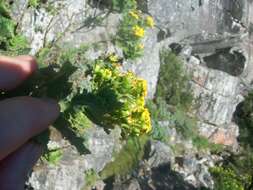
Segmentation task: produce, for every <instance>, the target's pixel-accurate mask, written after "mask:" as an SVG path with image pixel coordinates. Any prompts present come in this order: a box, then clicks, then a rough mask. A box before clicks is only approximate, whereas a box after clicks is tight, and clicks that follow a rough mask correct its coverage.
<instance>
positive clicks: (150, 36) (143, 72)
mask: <svg viewBox="0 0 253 190" xmlns="http://www.w3.org/2000/svg"><path fill="white" fill-rule="evenodd" d="M144 47H145V49H144V56H143V57H141V58H140V59H139V60H137V61H136V62H125V63H124V64H123V66H124V69H125V70H131V71H133V72H134V73H136V74H137V75H138V76H139V77H141V78H144V79H145V80H147V83H148V98H153V97H154V94H155V92H156V85H157V81H158V76H159V69H160V58H159V51H160V47H159V44H158V43H157V31H156V30H152V31H151V30H150V31H148V32H147V36H146V37H145V39H144Z"/></svg>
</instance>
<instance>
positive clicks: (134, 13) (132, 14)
mask: <svg viewBox="0 0 253 190" xmlns="http://www.w3.org/2000/svg"><path fill="white" fill-rule="evenodd" d="M129 15H130V16H132V17H133V18H135V19H136V20H139V18H140V17H139V15H138V13H137V12H136V11H130V12H129Z"/></svg>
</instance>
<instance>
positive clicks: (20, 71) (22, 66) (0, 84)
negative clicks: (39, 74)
mask: <svg viewBox="0 0 253 190" xmlns="http://www.w3.org/2000/svg"><path fill="white" fill-rule="evenodd" d="M36 70H37V63H36V60H35V58H34V57H32V56H18V57H6V56H0V89H1V90H11V89H13V88H15V87H17V86H18V85H20V84H21V83H22V82H23V81H24V80H26V79H27V78H28V77H29V76H30V75H31V74H32V73H33V72H35V71H36Z"/></svg>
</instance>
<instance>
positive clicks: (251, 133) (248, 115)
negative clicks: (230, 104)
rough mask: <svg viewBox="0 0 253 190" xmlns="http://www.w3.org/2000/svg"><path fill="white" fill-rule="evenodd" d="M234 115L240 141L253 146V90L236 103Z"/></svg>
mask: <svg viewBox="0 0 253 190" xmlns="http://www.w3.org/2000/svg"><path fill="white" fill-rule="evenodd" d="M234 117H235V121H236V123H237V124H238V125H239V127H240V136H239V141H240V143H241V144H242V145H244V146H247V145H250V146H251V148H253V138H252V137H253V91H252V92H250V93H249V94H248V96H247V97H246V98H245V100H244V102H242V103H241V104H239V105H238V107H237V110H236V112H235V115H234Z"/></svg>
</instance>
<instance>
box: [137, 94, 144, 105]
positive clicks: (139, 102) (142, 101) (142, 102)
mask: <svg viewBox="0 0 253 190" xmlns="http://www.w3.org/2000/svg"><path fill="white" fill-rule="evenodd" d="M137 104H138V105H139V106H141V107H144V106H145V97H144V96H141V97H140V98H139V99H138V100H137Z"/></svg>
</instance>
